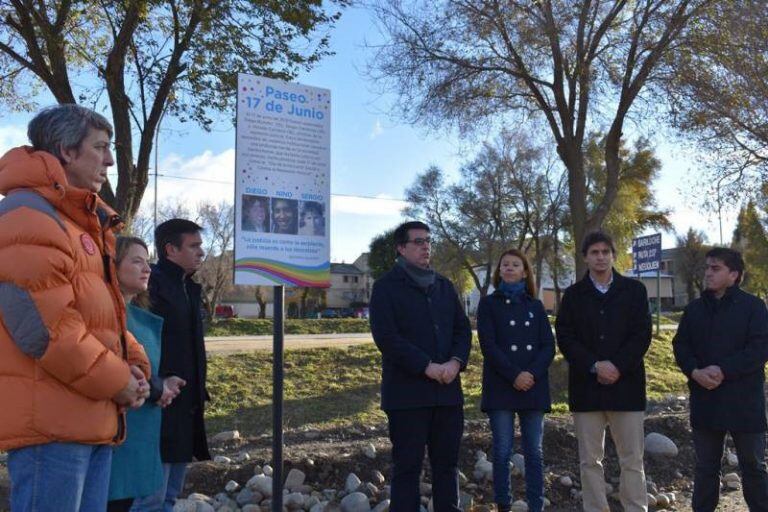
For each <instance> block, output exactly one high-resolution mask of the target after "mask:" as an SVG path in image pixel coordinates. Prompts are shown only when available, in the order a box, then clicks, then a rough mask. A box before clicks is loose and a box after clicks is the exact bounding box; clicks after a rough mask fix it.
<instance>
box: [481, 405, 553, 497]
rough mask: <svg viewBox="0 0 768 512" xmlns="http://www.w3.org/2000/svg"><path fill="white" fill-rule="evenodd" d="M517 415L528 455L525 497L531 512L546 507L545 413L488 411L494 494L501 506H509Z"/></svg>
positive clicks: (523, 443) (525, 452)
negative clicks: (511, 464)
mask: <svg viewBox="0 0 768 512" xmlns="http://www.w3.org/2000/svg"><path fill="white" fill-rule="evenodd" d="M515 414H517V416H518V418H519V421H520V431H521V434H522V445H523V455H524V456H525V497H526V500H527V501H528V510H530V512H541V510H542V508H544V463H543V459H542V454H541V440H542V436H543V434H544V413H543V412H541V411H508V410H495V411H488V418H489V419H490V421H491V432H492V434H493V454H492V455H493V494H494V498H495V501H496V503H497V504H499V505H502V506H509V505H510V504H511V503H512V497H511V495H510V492H509V460H510V458H511V457H512V449H513V447H514V441H515Z"/></svg>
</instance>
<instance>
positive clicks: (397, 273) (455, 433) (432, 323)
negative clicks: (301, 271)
mask: <svg viewBox="0 0 768 512" xmlns="http://www.w3.org/2000/svg"><path fill="white" fill-rule="evenodd" d="M394 238H395V245H396V247H397V252H398V255H399V256H398V257H397V260H396V264H395V266H394V267H393V268H392V270H390V271H389V272H388V273H386V274H385V275H384V276H382V277H381V278H380V279H379V280H378V281H376V283H375V284H374V286H373V294H372V296H371V305H370V311H371V313H370V314H371V332H372V333H373V339H374V341H375V342H376V346H377V347H379V350H380V351H381V354H382V363H383V367H382V379H381V408H382V409H383V410H384V411H385V412H386V413H387V418H388V419H389V437H390V440H391V441H392V461H393V465H394V476H393V478H392V491H391V499H392V502H391V508H390V510H391V511H392V512H413V511H418V510H419V506H420V502H419V475H420V473H421V465H422V461H423V459H424V446H426V447H427V450H428V452H429V461H430V464H431V467H432V489H433V492H432V495H433V496H434V510H435V512H449V511H450V512H458V511H459V510H460V509H459V508H458V504H459V482H458V458H459V443H460V442H461V435H462V433H463V432H464V409H463V404H464V397H463V395H462V392H461V380H460V378H459V375H458V374H459V371H461V370H463V369H464V368H465V367H466V364H467V361H468V360H469V350H470V345H471V340H472V331H471V329H470V325H469V320H468V319H467V316H466V315H465V314H464V310H463V308H462V306H461V302H460V301H459V297H458V295H457V294H456V291H455V290H454V288H453V285H452V284H451V283H450V281H448V280H447V279H446V278H445V277H443V276H441V275H439V274H437V273H435V271H434V270H432V269H431V268H430V267H429V258H430V247H431V246H430V242H431V240H430V236H429V227H428V226H427V225H426V224H424V223H422V222H406V223H405V224H402V225H401V226H399V227H398V228H397V229H396V230H395V235H394Z"/></svg>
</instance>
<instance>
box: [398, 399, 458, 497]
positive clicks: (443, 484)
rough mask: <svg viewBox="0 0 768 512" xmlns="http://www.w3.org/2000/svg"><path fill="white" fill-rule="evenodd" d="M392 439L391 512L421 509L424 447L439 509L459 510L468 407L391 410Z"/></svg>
mask: <svg viewBox="0 0 768 512" xmlns="http://www.w3.org/2000/svg"><path fill="white" fill-rule="evenodd" d="M387 417H388V418H389V439H390V440H391V441H392V462H393V466H394V471H393V476H392V490H391V504H390V508H389V510H390V511H391V512H418V511H419V507H420V504H421V502H420V501H419V476H420V475H421V466H422V462H423V460H424V447H425V446H426V447H427V451H428V453H429V462H430V466H431V467H432V496H433V497H434V502H433V505H434V510H435V512H459V511H460V509H459V469H458V462H459V444H460V443H461V435H462V434H463V433H464V408H463V406H461V405H458V406H452V407H425V408H420V409H403V410H395V411H387Z"/></svg>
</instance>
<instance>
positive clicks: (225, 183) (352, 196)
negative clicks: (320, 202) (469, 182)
mask: <svg viewBox="0 0 768 512" xmlns="http://www.w3.org/2000/svg"><path fill="white" fill-rule="evenodd" d="M110 174H111V175H112V176H115V177H117V174H112V173H110ZM151 176H153V177H154V176H155V174H154V173H153V174H151ZM157 177H159V178H168V179H173V180H184V181H199V182H202V183H216V184H219V185H234V184H235V183H234V182H233V181H222V180H211V179H207V178H190V177H189V176H178V175H174V174H158V175H157ZM331 197H351V198H354V199H374V200H376V201H401V202H405V199H401V198H399V197H376V196H361V195H355V194H336V193H331Z"/></svg>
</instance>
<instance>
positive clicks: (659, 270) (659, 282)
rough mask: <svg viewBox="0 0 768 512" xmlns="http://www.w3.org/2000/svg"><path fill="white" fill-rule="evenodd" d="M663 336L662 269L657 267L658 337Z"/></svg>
mask: <svg viewBox="0 0 768 512" xmlns="http://www.w3.org/2000/svg"><path fill="white" fill-rule="evenodd" d="M660 334H661V267H660V266H659V267H656V336H659V335H660Z"/></svg>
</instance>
